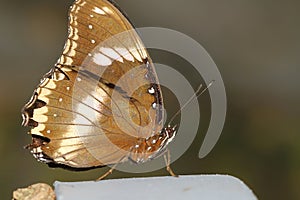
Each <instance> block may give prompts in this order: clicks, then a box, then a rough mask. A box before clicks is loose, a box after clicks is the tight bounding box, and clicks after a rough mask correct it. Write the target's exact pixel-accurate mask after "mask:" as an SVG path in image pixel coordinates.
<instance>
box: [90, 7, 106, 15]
mask: <svg viewBox="0 0 300 200" xmlns="http://www.w3.org/2000/svg"><path fill="white" fill-rule="evenodd" d="M93 11H94V12H95V13H97V14H100V15H105V14H106V13H105V12H104V11H103V10H102V9H100V8H98V7H95V8H94V9H93Z"/></svg>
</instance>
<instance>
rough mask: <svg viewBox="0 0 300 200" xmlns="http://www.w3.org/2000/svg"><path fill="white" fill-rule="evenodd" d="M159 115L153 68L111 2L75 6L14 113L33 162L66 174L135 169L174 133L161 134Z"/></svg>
mask: <svg viewBox="0 0 300 200" xmlns="http://www.w3.org/2000/svg"><path fill="white" fill-rule="evenodd" d="M126 31H127V34H125V36H124V35H123V36H122V37H116V38H113V39H110V38H111V37H113V36H116V35H118V34H122V33H123V32H125V33H126ZM128 31H129V32H128ZM107 41H108V42H107ZM99 74H101V76H99ZM128 74H129V76H128ZM126 75H127V76H126ZM120 80H122V81H120ZM136 85H141V87H138V88H136ZM126 105H127V106H126ZM162 108H163V99H162V93H161V88H160V85H159V84H158V79H157V76H156V72H155V69H154V66H153V63H152V61H151V59H150V57H149V55H148V52H147V51H146V49H145V47H144V45H143V43H142V42H141V40H140V38H139V36H138V34H137V33H136V32H135V31H134V27H133V25H132V24H131V23H130V22H129V20H128V19H127V18H126V16H125V15H124V14H123V13H122V12H121V11H120V9H119V8H118V7H117V6H116V5H115V3H113V2H112V1H108V0H77V1H76V2H75V3H74V4H73V5H72V6H71V9H70V13H69V27H68V39H67V41H66V43H65V47H64V50H63V54H62V56H61V57H60V59H59V60H58V62H57V63H56V65H55V67H54V68H53V69H51V71H50V72H48V73H47V74H46V75H45V76H44V78H43V79H42V80H41V83H40V84H39V85H38V87H37V88H36V89H35V91H34V93H33V96H32V98H31V100H30V101H29V102H28V103H27V104H26V105H25V106H24V108H23V110H22V116H23V126H29V127H31V130H30V134H31V136H32V143H31V144H30V145H28V146H27V148H28V149H30V150H31V153H32V154H33V156H34V157H35V158H36V159H37V160H38V161H41V162H44V163H47V164H48V165H49V166H51V167H64V168H69V169H74V170H77V169H78V170H80V169H91V168H96V167H103V166H107V165H114V164H118V163H121V162H125V161H128V160H130V161H132V162H135V163H143V162H146V161H147V160H150V159H154V158H156V157H157V156H159V155H161V154H163V153H164V152H165V149H166V146H167V144H168V143H169V142H170V141H171V140H172V139H173V138H174V136H175V133H176V130H175V127H171V126H167V127H166V128H163V119H164V115H163V109H162ZM112 169H113V168H112ZM112 169H111V170H110V171H109V172H108V173H111V172H112ZM167 169H168V171H169V172H170V173H171V174H172V175H174V173H173V172H172V170H171V169H170V168H169V163H168V162H167ZM108 173H107V174H108ZM107 174H105V175H104V176H106V175H107ZM104 176H103V177H104ZM103 177H101V178H103Z"/></svg>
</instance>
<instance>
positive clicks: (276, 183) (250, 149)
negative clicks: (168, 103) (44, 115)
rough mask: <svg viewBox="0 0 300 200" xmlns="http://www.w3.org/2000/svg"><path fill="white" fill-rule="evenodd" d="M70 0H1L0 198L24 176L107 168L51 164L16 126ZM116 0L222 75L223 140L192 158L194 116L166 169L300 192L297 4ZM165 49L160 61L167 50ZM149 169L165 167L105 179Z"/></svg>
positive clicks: (67, 175) (61, 30) (55, 52)
mask: <svg viewBox="0 0 300 200" xmlns="http://www.w3.org/2000/svg"><path fill="white" fill-rule="evenodd" d="M71 2H72V1H70V0H43V1H41V0H27V1H21V0H11V1H8V0H7V1H4V0H1V6H0V25H1V26H0V36H1V37H0V60H1V67H0V70H1V71H0V94H1V98H0V156H1V157H0V158H1V160H0V163H1V165H0V184H1V187H0V197H1V199H10V198H11V194H12V191H13V190H14V189H16V188H18V187H24V186H27V185H29V184H32V183H36V182H46V183H49V184H52V183H53V181H55V180H60V181H79V180H93V179H95V178H97V177H99V176H100V175H101V173H103V172H104V171H106V170H107V168H103V169H96V170H92V171H88V172H69V171H66V170H62V169H50V168H48V167H47V165H44V164H41V163H38V162H37V161H35V159H34V158H33V157H32V156H31V155H30V153H29V152H28V151H26V150H24V149H23V146H24V145H26V144H28V143H29V142H30V137H29V136H27V134H26V129H25V128H22V127H20V124H21V114H20V110H21V108H22V106H23V105H24V104H25V103H26V102H27V101H28V99H29V97H30V96H31V94H32V92H33V89H34V88H35V86H36V85H37V83H38V81H39V79H40V78H41V77H42V76H43V74H44V73H46V72H47V71H48V70H49V69H50V68H51V67H52V66H53V65H54V63H55V62H56V60H57V58H58V57H59V55H60V53H61V51H62V48H63V45H64V40H65V38H66V34H67V12H68V7H69V6H70V4H71ZM116 2H117V3H118V4H119V5H120V7H121V8H122V9H123V10H124V11H125V12H126V13H127V15H128V16H129V18H130V19H131V21H132V22H133V23H134V24H135V25H136V26H137V27H144V26H156V27H166V28H171V29H175V30H177V31H180V32H183V33H185V34H187V35H189V36H190V37H192V38H194V39H195V40H197V41H198V42H199V43H200V44H202V45H203V46H204V47H205V48H206V50H207V51H208V52H209V53H210V55H211V56H212V58H213V59H214V61H215V62H216V64H217V66H218V67H219V70H220V72H221V74H222V76H223V79H224V83H225V86H226V91H227V95H228V113H227V120H226V124H225V127H224V131H223V134H222V136H221V139H220V140H219V142H218V144H217V146H216V147H215V148H214V150H213V151H212V152H211V153H210V154H209V155H208V156H207V157H206V158H204V159H201V160H200V159H199V158H198V151H199V148H200V146H201V139H202V138H203V134H204V133H205V130H206V128H207V122H205V120H204V121H203V122H201V127H200V129H199V134H198V135H199V136H198V137H197V141H198V142H197V141H195V142H194V143H193V146H192V147H191V148H190V149H189V151H188V152H186V154H184V156H183V157H182V158H180V159H179V160H178V161H177V162H175V163H174V164H173V165H172V167H173V169H174V171H176V172H177V173H178V174H204V173H205V174H206V173H213V174H215V173H222V174H231V175H234V176H236V177H238V178H240V179H242V180H244V181H245V182H246V183H247V184H248V185H249V186H250V187H251V188H252V189H253V190H254V192H255V193H256V194H257V196H258V197H259V198H260V199H300V190H299V184H300V131H299V130H300V128H299V124H300V123H299V122H300V104H299V100H300V89H299V86H300V79H299V75H300V56H299V53H300V39H299V36H300V12H299V10H300V2H299V1H295V0H287V1H279V0H277V1H276V0H275V1H269V0H263V1H249V0H229V1H221V0H210V1H202V0H187V1H182V0H163V1H162V0H152V1H149V0H126V1H121V0H116ZM163 57H164V58H161V60H165V61H166V62H168V61H167V58H169V57H170V55H164V56H163ZM153 59H154V60H156V59H158V60H159V59H160V54H159V53H158V52H154V55H153ZM174 60H175V58H174V59H172V58H170V60H169V63H172V62H173V63H174V65H176V64H177V65H178V63H180V61H178V62H174ZM177 67H178V66H177ZM179 67H180V66H179ZM186 70H188V69H186ZM186 74H187V75H188V74H191V73H188V71H187V72H186ZM197 80H198V79H197ZM197 80H194V77H193V76H191V77H190V81H191V82H193V83H194V86H195V87H197V84H200V83H199V82H197ZM203 98H205V95H204V96H203ZM200 101H201V97H200ZM203 110H204V111H205V110H206V109H203ZM204 116H205V114H204ZM208 116H209V114H208ZM157 175H167V172H166V171H165V170H164V169H162V170H160V171H156V172H153V173H149V174H126V173H122V172H117V171H116V172H114V173H113V175H111V176H110V177H108V178H118V177H132V176H157Z"/></svg>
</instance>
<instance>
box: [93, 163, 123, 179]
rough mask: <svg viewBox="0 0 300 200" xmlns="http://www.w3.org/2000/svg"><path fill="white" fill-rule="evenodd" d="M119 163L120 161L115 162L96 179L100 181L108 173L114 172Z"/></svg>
mask: <svg viewBox="0 0 300 200" xmlns="http://www.w3.org/2000/svg"><path fill="white" fill-rule="evenodd" d="M118 164H119V163H116V164H114V165H113V166H112V167H111V168H110V169H109V170H108V171H107V172H106V173H105V174H103V175H102V176H100V177H99V178H97V179H96V180H95V181H100V180H102V179H104V178H105V177H107V176H108V175H110V174H112V172H113V171H114V169H115V168H116V167H117V165H118Z"/></svg>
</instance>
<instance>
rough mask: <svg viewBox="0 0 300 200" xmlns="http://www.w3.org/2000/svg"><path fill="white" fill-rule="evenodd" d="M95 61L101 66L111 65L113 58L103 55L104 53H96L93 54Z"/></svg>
mask: <svg viewBox="0 0 300 200" xmlns="http://www.w3.org/2000/svg"><path fill="white" fill-rule="evenodd" d="M93 61H94V63H96V64H97V65H100V66H109V65H111V64H112V60H111V59H110V58H108V57H106V56H105V55H103V54H102V53H96V54H95V55H94V56H93Z"/></svg>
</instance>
